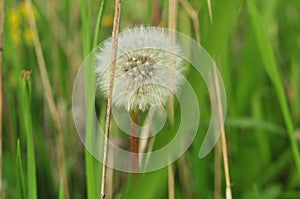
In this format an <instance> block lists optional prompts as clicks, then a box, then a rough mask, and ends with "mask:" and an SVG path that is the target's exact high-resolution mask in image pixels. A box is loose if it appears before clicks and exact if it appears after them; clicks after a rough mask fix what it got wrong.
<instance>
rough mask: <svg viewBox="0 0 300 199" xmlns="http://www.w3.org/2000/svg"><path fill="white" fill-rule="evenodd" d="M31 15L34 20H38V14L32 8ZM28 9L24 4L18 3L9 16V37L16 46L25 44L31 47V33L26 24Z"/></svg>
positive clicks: (27, 23)
mask: <svg viewBox="0 0 300 199" xmlns="http://www.w3.org/2000/svg"><path fill="white" fill-rule="evenodd" d="M32 9H33V15H34V17H35V19H37V18H38V12H37V10H36V8H35V7H34V6H33V7H32ZM28 15H29V11H28V7H27V3H26V2H22V3H19V4H18V5H17V6H16V7H15V8H13V9H12V11H11V13H10V14H9V24H10V28H11V37H12V40H13V42H14V43H15V44H16V45H21V44H25V45H27V46H31V45H33V38H34V37H33V32H32V30H31V28H30V26H29V22H28Z"/></svg>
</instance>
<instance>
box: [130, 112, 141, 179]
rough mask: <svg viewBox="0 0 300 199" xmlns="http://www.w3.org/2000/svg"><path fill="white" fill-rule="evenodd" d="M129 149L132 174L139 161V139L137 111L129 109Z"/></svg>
mask: <svg viewBox="0 0 300 199" xmlns="http://www.w3.org/2000/svg"><path fill="white" fill-rule="evenodd" d="M130 116H131V119H130V151H131V154H132V172H133V175H134V173H135V172H136V171H137V169H138V162H139V157H138V153H139V140H138V128H137V127H138V126H137V124H138V120H139V117H138V112H135V111H131V112H130Z"/></svg>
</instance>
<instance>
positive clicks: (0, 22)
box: [0, 0, 5, 199]
mask: <svg viewBox="0 0 300 199" xmlns="http://www.w3.org/2000/svg"><path fill="white" fill-rule="evenodd" d="M4 5H5V0H2V1H1V4H0V6H1V9H0V10H1V16H0V199H2V198H4V194H3V189H2V103H3V102H2V101H3V100H2V49H3V27H4Z"/></svg>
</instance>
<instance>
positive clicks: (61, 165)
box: [26, 0, 70, 199]
mask: <svg viewBox="0 0 300 199" xmlns="http://www.w3.org/2000/svg"><path fill="white" fill-rule="evenodd" d="M26 3H27V9H28V18H29V24H30V28H31V30H32V32H33V35H34V36H33V42H34V49H35V53H36V55H37V61H38V66H39V70H40V74H41V80H42V85H43V87H44V90H45V97H46V100H47V103H48V106H49V110H50V114H51V116H52V118H53V120H54V124H55V127H56V129H57V132H58V133H57V145H56V146H57V155H58V169H59V173H60V176H61V177H62V179H63V187H64V194H65V198H66V199H70V196H69V188H68V181H67V174H66V170H65V157H64V144H63V134H62V133H63V132H62V125H61V121H60V119H59V114H58V110H57V107H56V105H55V102H54V97H53V94H52V89H51V85H50V81H49V77H48V74H47V70H46V64H45V60H44V56H43V51H42V47H41V43H40V40H39V36H38V31H37V27H36V21H35V18H34V14H33V9H32V3H31V0H26Z"/></svg>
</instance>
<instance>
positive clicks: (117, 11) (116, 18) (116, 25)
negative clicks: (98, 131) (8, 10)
mask: <svg viewBox="0 0 300 199" xmlns="http://www.w3.org/2000/svg"><path fill="white" fill-rule="evenodd" d="M120 13H121V0H116V4H115V16H114V24H113V33H112V56H111V65H110V82H109V94H108V99H107V109H106V121H105V141H104V154H103V166H102V181H101V198H105V180H106V161H107V144H108V137H109V125H110V116H111V103H112V92H113V84H114V74H115V68H116V58H117V49H118V34H119V22H120Z"/></svg>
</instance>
